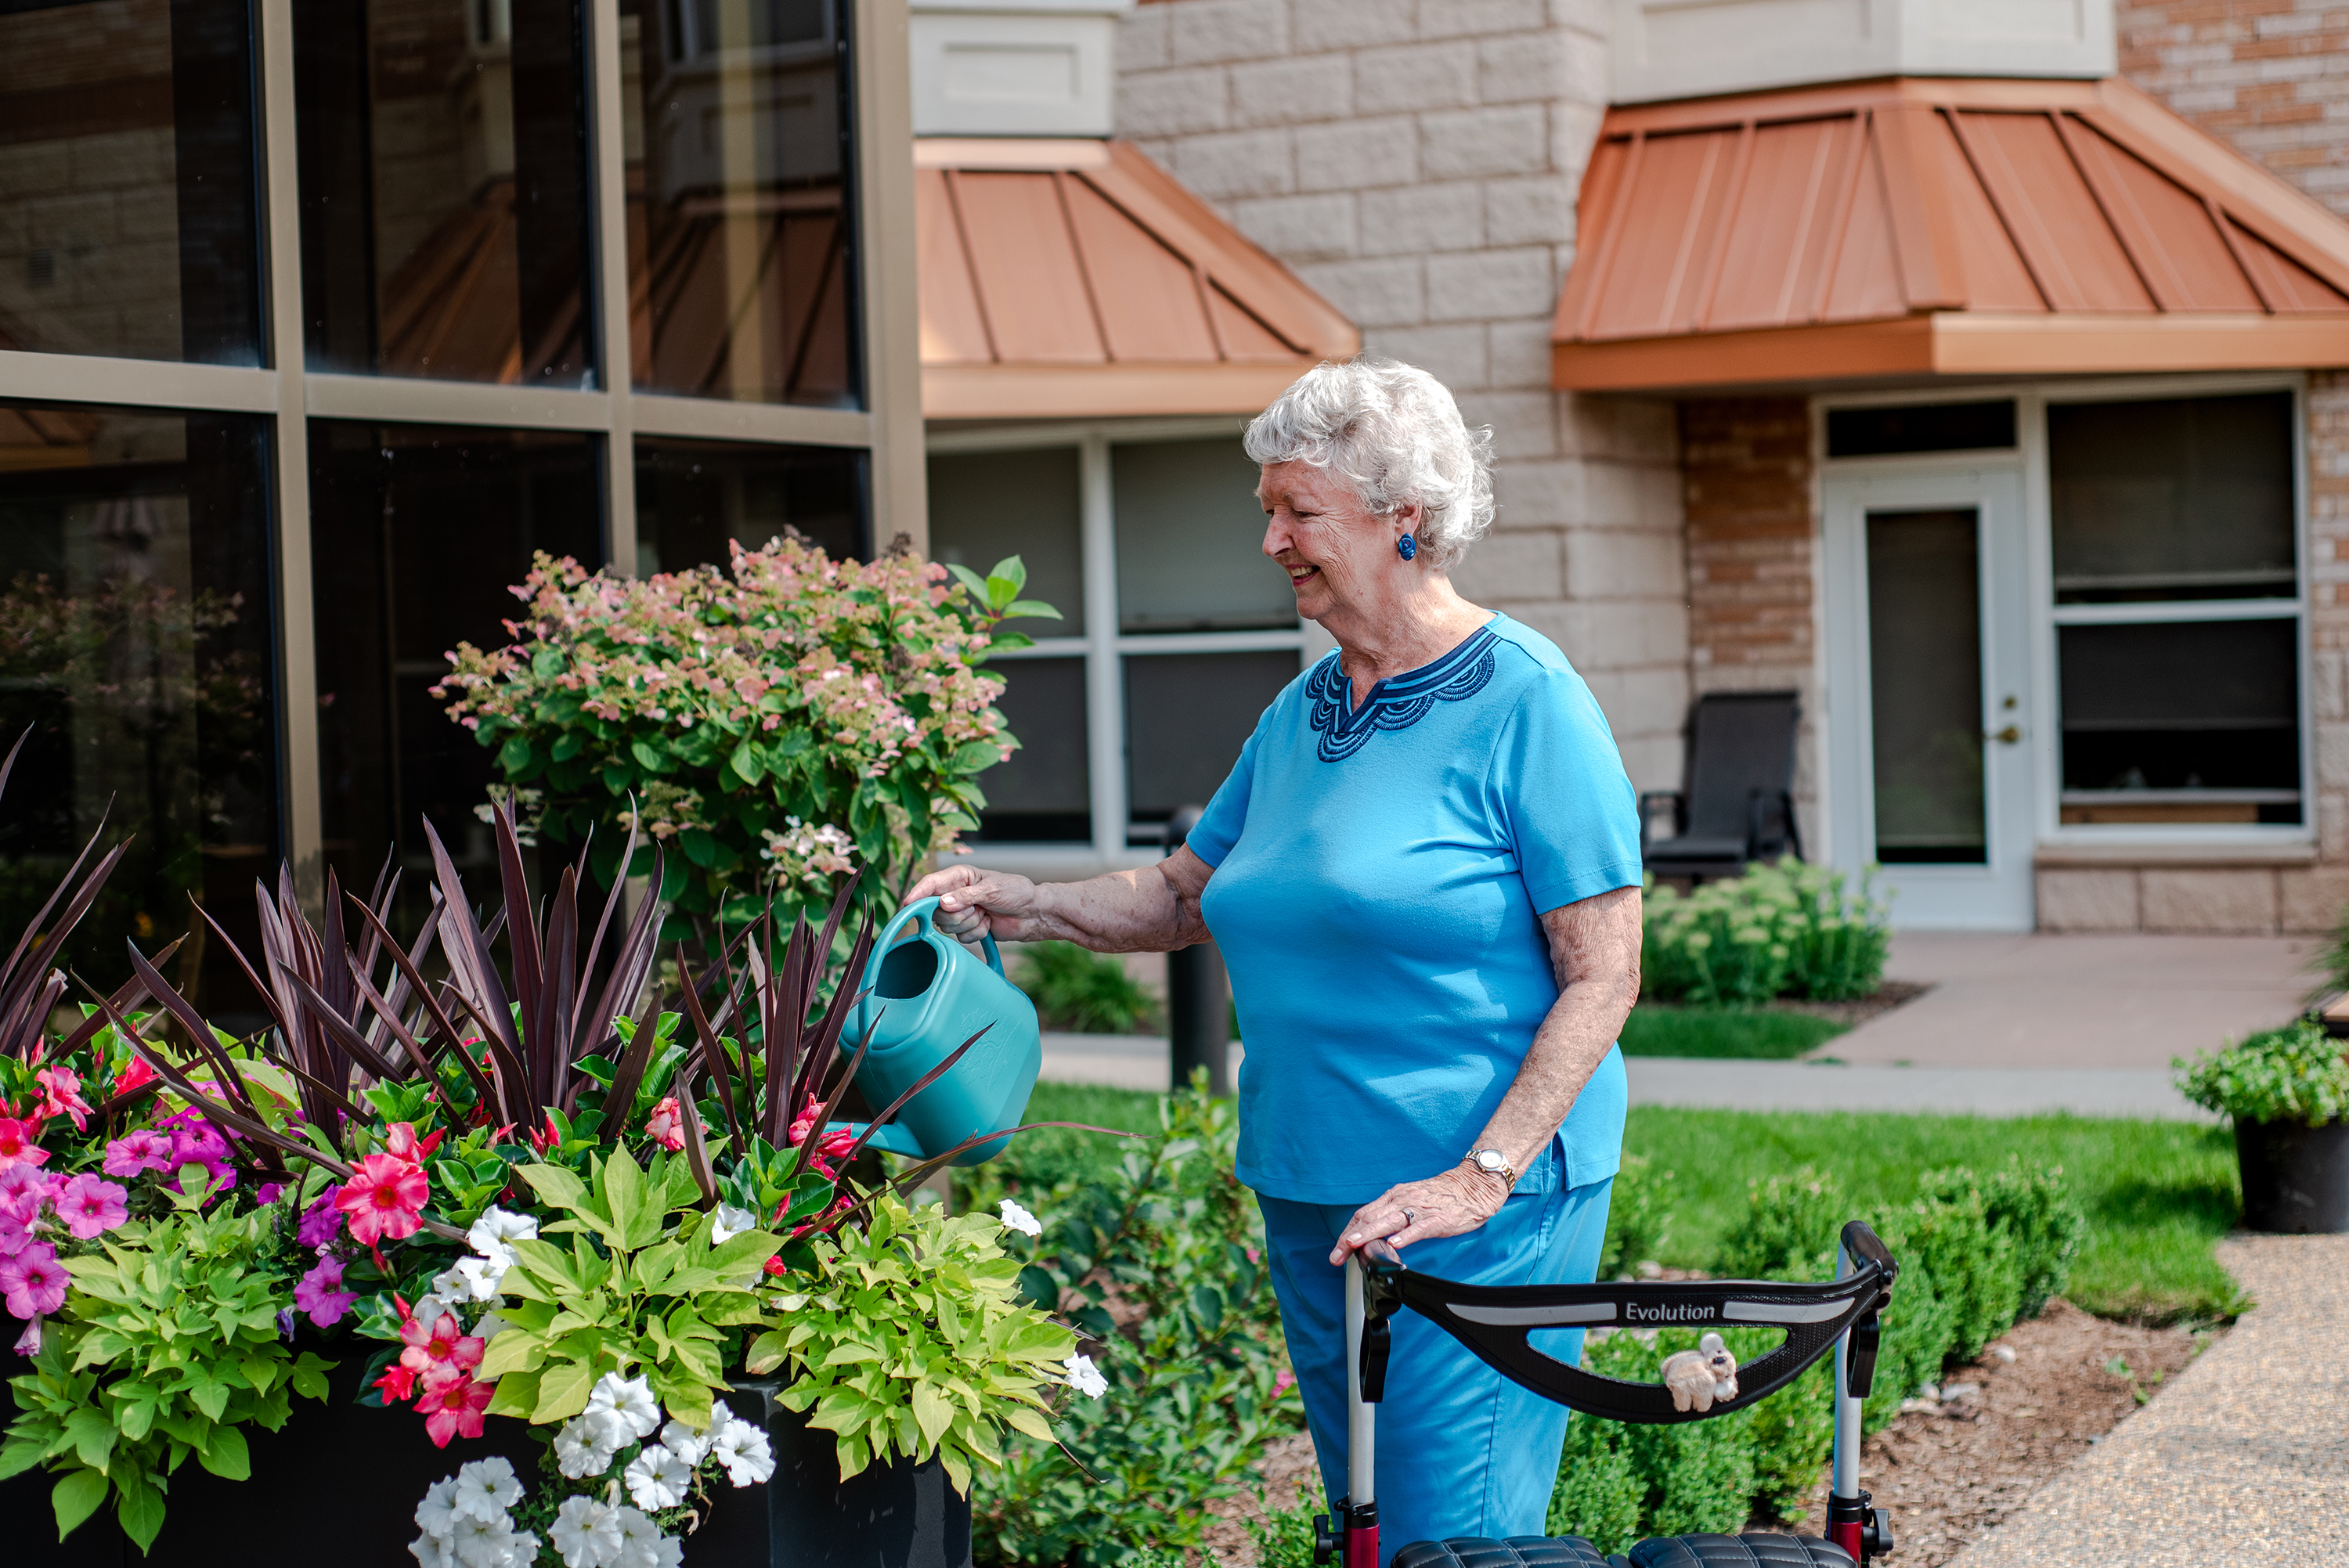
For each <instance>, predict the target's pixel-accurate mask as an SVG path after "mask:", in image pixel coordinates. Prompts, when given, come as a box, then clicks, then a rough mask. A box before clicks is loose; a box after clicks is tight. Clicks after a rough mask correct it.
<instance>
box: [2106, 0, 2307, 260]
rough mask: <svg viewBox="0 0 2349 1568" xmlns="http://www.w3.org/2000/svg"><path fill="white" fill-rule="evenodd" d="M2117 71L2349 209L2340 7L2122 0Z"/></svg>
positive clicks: (2257, 0)
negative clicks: (2119, 69)
mask: <svg viewBox="0 0 2349 1568" xmlns="http://www.w3.org/2000/svg"><path fill="white" fill-rule="evenodd" d="M2115 11H2116V15H2115V21H2116V24H2117V25H2118V27H2119V30H2120V64H2121V74H2122V75H2123V76H2125V77H2128V79H2129V80H2131V81H2133V82H2135V83H2136V84H2137V86H2138V87H2140V88H2144V89H2145V90H2146V91H2147V92H2149V93H2151V94H2153V95H2154V96H2155V97H2156V98H2160V99H2161V100H2162V101H2163V102H2164V103H2166V104H2168V106H2169V107H2170V108H2171V109H2173V110H2175V111H2176V112H2177V113H2178V114H2181V115H2184V116H2185V117H2186V118H2187V119H2190V120H2192V121H2193V122H2194V123H2195V124H2197V125H2199V126H2200V127H2201V128H2202V129H2205V130H2207V131H2209V132H2210V133H2211V134H2213V135H2215V136H2218V137H2220V138H2221V139H2225V140H2227V141H2229V142H2231V143H2232V144H2233V145H2234V146H2235V148H2236V149H2237V150H2239V151H2240V152H2242V153H2244V154H2245V155H2247V156H2249V157H2251V158H2252V159H2254V160H2257V161H2259V162H2261V163H2263V164H2265V165H2266V166H2267V167H2268V168H2269V169H2270V170H2272V171H2273V172H2275V173H2277V174H2280V175H2282V177H2283V178H2284V179H2286V180H2289V181H2292V183H2293V184H2295V185H2298V186H2299V187H2300V188H2301V189H2302V191H2306V192H2308V194H2309V195H2311V196H2313V197H2314V198H2316V200H2318V201H2322V202H2323V203H2324V204H2325V205H2326V206H2328V207H2330V208H2332V209H2333V211H2335V212H2338V213H2341V214H2343V215H2344V216H2349V6H2344V5H2343V4H2342V0H2119V4H2118V5H2116V7H2115Z"/></svg>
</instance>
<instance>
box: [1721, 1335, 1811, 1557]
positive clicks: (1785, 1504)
mask: <svg viewBox="0 0 2349 1568" xmlns="http://www.w3.org/2000/svg"><path fill="white" fill-rule="evenodd" d="M1743 1332H1744V1334H1747V1335H1750V1336H1754V1348H1753V1349H1752V1350H1751V1351H1750V1352H1749V1351H1748V1350H1747V1349H1746V1348H1744V1346H1740V1345H1739V1344H1738V1343H1737V1341H1736V1338H1735V1336H1725V1337H1729V1338H1730V1343H1731V1346H1732V1354H1733V1355H1735V1356H1736V1357H1738V1359H1739V1360H1740V1361H1744V1360H1745V1359H1746V1358H1747V1357H1748V1356H1749V1355H1752V1356H1758V1355H1761V1354H1762V1353H1763V1352H1764V1351H1766V1350H1768V1349H1769V1348H1770V1346H1769V1343H1768V1341H1770V1340H1772V1339H1775V1338H1776V1337H1777V1336H1775V1334H1771V1333H1769V1332H1768V1331H1767V1330H1764V1329H1746V1330H1744V1331H1743ZM1753 1422H1754V1427H1753V1431H1754V1511H1755V1512H1756V1513H1760V1514H1767V1515H1768V1516H1770V1517H1771V1518H1773V1519H1792V1518H1794V1517H1795V1510H1796V1509H1798V1508H1800V1507H1801V1506H1802V1503H1803V1500H1804V1499H1805V1498H1806V1496H1808V1495H1809V1493H1810V1490H1811V1487H1812V1486H1813V1484H1815V1483H1816V1481H1817V1480H1818V1479H1819V1467H1820V1466H1821V1465H1823V1464H1825V1463H1826V1462H1827V1449H1829V1448H1830V1447H1832V1446H1833V1445H1834V1442H1835V1366H1834V1363H1833V1361H1832V1359H1831V1358H1830V1359H1822V1360H1820V1361H1817V1362H1815V1363H1813V1364H1812V1367H1811V1369H1810V1370H1809V1371H1807V1372H1806V1373H1804V1374H1803V1375H1802V1376H1801V1377H1797V1378H1795V1380H1794V1381H1793V1382H1792V1383H1789V1384H1788V1385H1786V1387H1784V1388H1781V1389H1780V1390H1778V1392H1776V1393H1775V1394H1773V1395H1771V1396H1770V1397H1769V1398H1766V1399H1764V1400H1763V1401H1762V1402H1761V1403H1760V1404H1758V1405H1756V1406H1754V1414H1753Z"/></svg>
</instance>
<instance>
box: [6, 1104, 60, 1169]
mask: <svg viewBox="0 0 2349 1568" xmlns="http://www.w3.org/2000/svg"><path fill="white" fill-rule="evenodd" d="M39 1135H40V1129H39V1128H38V1127H36V1126H33V1125H30V1124H28V1123H26V1122H22V1121H19V1120H17V1119H16V1118H15V1117H13V1116H0V1169H5V1168H6V1167H8V1166H11V1165H18V1164H23V1165H38V1164H41V1163H42V1162H43V1161H47V1159H48V1157H49V1151H48V1150H46V1149H44V1148H42V1147H41V1146H40V1145H39V1144H38V1143H36V1142H35V1141H34V1140H35V1139H36V1138H37V1137H38V1136H39Z"/></svg>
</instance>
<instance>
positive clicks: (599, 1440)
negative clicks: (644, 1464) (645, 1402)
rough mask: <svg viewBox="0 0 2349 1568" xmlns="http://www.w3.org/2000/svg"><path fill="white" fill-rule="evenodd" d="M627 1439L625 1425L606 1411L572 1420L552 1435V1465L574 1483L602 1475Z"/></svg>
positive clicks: (586, 1412) (610, 1466)
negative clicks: (553, 1463) (587, 1477)
mask: <svg viewBox="0 0 2349 1568" xmlns="http://www.w3.org/2000/svg"><path fill="white" fill-rule="evenodd" d="M628 1437H629V1432H628V1424H627V1423H626V1421H623V1420H622V1419H620V1418H619V1417H617V1416H616V1415H614V1414H613V1413H612V1412H611V1411H609V1410H588V1411H585V1412H584V1413H583V1414H580V1415H577V1416H574V1417H573V1418H571V1419H570V1420H568V1421H565V1422H564V1424H563V1429H562V1430H561V1431H559V1432H557V1433H555V1434H554V1462H555V1464H556V1466H557V1467H558V1468H559V1469H561V1470H562V1471H563V1473H564V1475H566V1476H569V1477H570V1478H571V1479H572V1480H580V1479H582V1478H584V1477H586V1476H591V1475H602V1474H603V1473H604V1472H605V1470H609V1469H611V1468H612V1456H613V1455H614V1454H616V1453H618V1452H619V1451H620V1449H621V1448H622V1446H623V1445H625V1444H626V1442H627V1440H628Z"/></svg>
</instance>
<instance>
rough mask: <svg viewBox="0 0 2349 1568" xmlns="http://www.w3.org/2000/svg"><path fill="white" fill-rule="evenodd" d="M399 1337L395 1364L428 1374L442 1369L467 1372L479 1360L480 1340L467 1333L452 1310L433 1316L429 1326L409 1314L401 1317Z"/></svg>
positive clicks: (430, 1374)
mask: <svg viewBox="0 0 2349 1568" xmlns="http://www.w3.org/2000/svg"><path fill="white" fill-rule="evenodd" d="M399 1337H400V1341H401V1343H402V1344H403V1345H404V1346H406V1348H405V1349H403V1350H401V1351H400V1353H399V1364H400V1365H401V1366H402V1367H407V1368H408V1369H409V1371H411V1372H420V1373H422V1374H424V1375H425V1376H426V1377H431V1376H433V1375H434V1374H435V1373H439V1372H442V1371H451V1372H470V1371H471V1370H472V1369H473V1368H474V1367H479V1366H480V1365H481V1348H482V1340H481V1337H480V1336H478V1335H471V1334H467V1333H466V1332H465V1329H464V1326H463V1325H462V1324H460V1323H459V1322H458V1321H457V1315H456V1314H455V1313H453V1312H444V1313H442V1314H441V1315H440V1316H438V1317H436V1318H434V1319H433V1320H432V1326H431V1327H429V1328H427V1327H425V1326H424V1325H423V1324H421V1323H419V1322H418V1321H417V1320H416V1318H414V1317H413V1316H410V1317H408V1318H405V1319H403V1320H402V1321H401V1323H400V1325H399Z"/></svg>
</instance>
